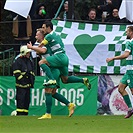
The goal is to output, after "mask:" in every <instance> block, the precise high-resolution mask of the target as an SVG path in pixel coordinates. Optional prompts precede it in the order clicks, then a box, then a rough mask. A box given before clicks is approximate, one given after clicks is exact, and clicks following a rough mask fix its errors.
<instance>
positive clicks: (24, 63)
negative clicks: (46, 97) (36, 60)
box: [13, 45, 35, 115]
mask: <svg viewBox="0 0 133 133" xmlns="http://www.w3.org/2000/svg"><path fill="white" fill-rule="evenodd" d="M30 52H31V49H28V48H27V46H26V45H23V46H21V47H20V54H19V56H17V58H16V59H15V61H14V62H13V74H14V76H15V79H16V101H17V109H16V111H17V115H28V110H29V104H30V88H33V85H34V80H35V75H34V72H33V63H32V61H31V59H30Z"/></svg>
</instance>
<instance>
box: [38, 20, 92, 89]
mask: <svg viewBox="0 0 133 133" xmlns="http://www.w3.org/2000/svg"><path fill="white" fill-rule="evenodd" d="M42 28H43V29H44V30H45V31H46V33H47V35H46V36H45V38H44V40H43V41H42V42H41V44H40V46H47V45H48V46H49V47H50V48H51V51H52V54H53V55H52V56H49V57H46V58H44V59H42V60H40V61H39V65H40V67H41V68H42V69H43V71H44V72H45V73H46V75H47V76H48V78H49V81H48V82H46V83H44V85H55V84H56V80H55V79H54V77H53V75H52V72H51V70H50V67H54V68H58V69H59V71H60V74H61V79H62V82H63V83H84V84H85V85H86V86H87V88H88V89H89V90H90V88H91V84H90V83H89V80H88V78H83V79H82V78H79V77H76V76H68V64H69V59H68V57H67V55H66V53H65V49H64V43H63V42H62V39H61V37H60V36H59V35H58V34H56V33H55V32H54V31H53V24H52V22H51V21H45V22H44V24H43V26H42Z"/></svg>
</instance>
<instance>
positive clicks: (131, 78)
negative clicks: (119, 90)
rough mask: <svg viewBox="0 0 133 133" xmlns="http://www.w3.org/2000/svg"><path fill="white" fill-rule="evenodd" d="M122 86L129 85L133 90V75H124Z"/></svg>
mask: <svg viewBox="0 0 133 133" xmlns="http://www.w3.org/2000/svg"><path fill="white" fill-rule="evenodd" d="M120 82H121V83H122V84H125V85H128V86H129V88H133V75H132V74H124V76H123V77H122V79H121V81H120Z"/></svg>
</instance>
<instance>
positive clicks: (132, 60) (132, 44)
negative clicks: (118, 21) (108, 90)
mask: <svg viewBox="0 0 133 133" xmlns="http://www.w3.org/2000/svg"><path fill="white" fill-rule="evenodd" d="M126 35H127V39H130V40H129V41H127V42H126V48H125V52H124V53H123V54H121V55H119V56H115V57H112V58H107V59H106V62H110V61H112V60H122V59H125V58H126V73H125V74H124V76H123V77H122V79H121V81H120V83H119V86H118V91H119V92H120V94H121V95H122V96H123V99H124V101H125V103H126V104H127V106H128V112H127V115H126V116H125V118H129V117H131V116H132V115H133V107H132V103H131V100H130V98H129V95H128V93H127V91H126V90H125V89H126V87H127V86H129V88H130V90H131V92H132V95H133V26H128V27H127V31H126Z"/></svg>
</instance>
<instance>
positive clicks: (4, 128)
mask: <svg viewBox="0 0 133 133" xmlns="http://www.w3.org/2000/svg"><path fill="white" fill-rule="evenodd" d="M38 117H39V116H0V133H8V132H9V133H30V132H31V133H133V116H132V117H131V118H129V119H124V116H107V115H106V116H100V115H96V116H73V117H71V118H68V117H67V116H52V119H45V120H44V119H43V120H38V119H37V118H38Z"/></svg>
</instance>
